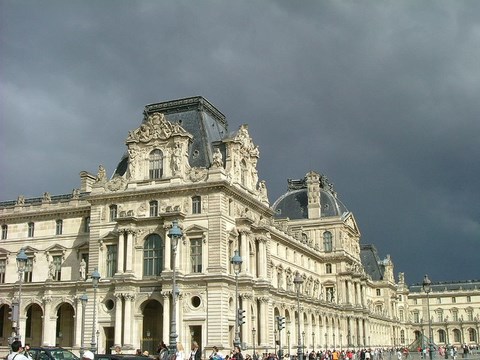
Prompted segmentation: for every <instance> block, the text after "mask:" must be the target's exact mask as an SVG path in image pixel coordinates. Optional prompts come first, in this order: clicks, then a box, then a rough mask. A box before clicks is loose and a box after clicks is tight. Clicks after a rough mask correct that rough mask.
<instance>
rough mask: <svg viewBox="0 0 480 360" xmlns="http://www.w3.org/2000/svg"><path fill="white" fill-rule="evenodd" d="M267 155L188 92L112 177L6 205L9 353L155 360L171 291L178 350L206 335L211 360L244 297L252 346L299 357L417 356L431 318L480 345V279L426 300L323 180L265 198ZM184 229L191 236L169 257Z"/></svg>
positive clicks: (153, 123)
mask: <svg viewBox="0 0 480 360" xmlns="http://www.w3.org/2000/svg"><path fill="white" fill-rule="evenodd" d="M258 159H259V148H258V146H257V145H255V144H254V142H253V141H252V138H251V137H250V134H249V132H248V127H247V125H242V126H240V127H239V129H237V130H236V131H233V132H229V131H228V126H227V121H226V119H225V116H224V115H223V114H222V113H221V112H220V111H219V110H217V109H216V108H215V107H214V106H213V105H212V104H210V103H209V102H208V101H207V100H206V99H204V98H202V97H193V98H186V99H180V100H175V101H169V102H163V103H158V104H152V105H147V106H146V107H145V111H144V117H143V121H142V122H141V124H140V126H139V127H138V128H136V129H134V130H132V131H131V132H129V134H128V135H127V138H126V151H125V155H124V156H123V157H122V159H121V160H120V162H119V164H118V166H117V168H116V169H115V170H114V171H112V173H113V175H111V176H107V172H106V169H105V168H104V167H103V166H100V167H99V169H98V174H91V173H88V172H86V171H82V172H81V173H80V179H79V184H80V186H79V188H78V189H75V190H73V191H72V193H71V194H62V195H53V194H52V195H50V193H44V194H43V196H41V197H38V198H25V197H24V196H18V198H17V199H16V200H12V201H2V202H0V224H1V226H2V234H1V241H0V342H1V345H2V349H3V350H6V349H7V345H8V341H9V338H10V337H11V336H12V331H15V330H18V332H19V335H20V336H21V339H22V340H23V341H24V342H27V343H30V344H31V345H32V346H33V345H37V346H38V345H59V346H62V347H66V348H71V349H73V350H74V351H76V352H78V351H79V350H80V348H81V347H82V345H83V346H85V347H90V346H91V344H92V343H93V344H94V345H95V346H96V347H98V351H99V352H100V353H104V352H110V350H111V349H112V348H113V347H114V346H115V345H120V346H121V347H122V348H123V351H124V352H133V351H134V350H135V349H136V348H141V349H142V350H145V349H146V350H149V351H151V352H152V351H154V350H155V349H156V347H157V344H158V343H160V342H161V341H165V343H167V344H168V342H169V335H170V320H171V314H172V311H171V310H172V299H173V298H172V294H175V296H176V299H177V302H176V303H177V306H176V312H175V313H176V323H177V333H178V341H180V342H182V343H183V344H184V346H186V347H187V348H189V343H190V342H191V340H192V339H195V340H197V341H198V342H199V343H200V344H201V346H202V348H204V349H205V350H204V351H205V353H204V354H206V355H207V357H208V354H209V351H211V348H212V347H213V346H214V345H216V346H218V347H219V348H228V349H230V348H231V346H232V342H233V340H234V338H235V335H236V334H235V330H236V326H235V324H236V316H237V311H236V310H237V309H236V306H237V305H236V304H237V300H238V307H239V308H241V309H243V310H245V313H244V314H245V323H244V324H242V325H240V326H239V334H240V340H241V343H242V346H243V348H246V349H248V350H247V352H251V351H252V350H251V349H253V347H255V348H256V349H257V351H258V352H265V351H269V352H270V351H274V349H275V347H276V344H279V345H278V346H281V347H282V348H283V350H284V353H285V354H286V353H296V351H297V350H296V347H297V346H298V342H299V340H300V342H301V343H302V344H303V346H305V348H306V349H312V348H315V349H322V348H325V347H328V348H343V349H345V348H360V347H377V346H382V347H392V346H395V347H398V346H408V345H410V344H412V343H413V342H414V341H415V340H416V339H417V340H418V339H421V338H422V334H424V335H425V336H426V335H427V331H428V323H429V320H431V326H432V332H433V336H434V341H435V343H437V344H439V345H444V344H447V343H451V344H456V345H460V344H461V343H467V344H473V343H477V342H478V333H479V318H480V307H479V304H480V289H479V282H478V281H477V282H462V283H448V284H447V283H445V284H441V283H434V284H432V291H431V292H430V293H429V294H428V297H427V295H426V294H425V293H424V292H423V291H422V288H421V285H412V286H408V285H407V283H406V282H405V278H404V275H403V274H402V273H400V274H398V275H397V278H396V277H395V276H394V267H393V262H392V259H391V258H390V257H389V256H388V257H387V258H385V259H380V258H379V257H378V255H377V252H376V249H375V247H373V246H372V245H364V244H361V242H360V231H359V228H358V226H357V222H356V220H355V217H354V215H353V214H352V213H351V212H350V211H349V210H348V209H347V208H346V207H345V206H344V205H343V203H342V202H341V201H340V200H339V197H338V196H337V193H336V192H335V190H334V188H333V186H332V184H331V183H330V182H329V181H328V179H327V178H326V177H325V176H324V175H321V174H320V173H318V172H314V171H311V172H309V173H307V174H306V175H305V176H304V177H303V178H301V179H299V180H289V181H288V191H287V192H286V193H285V194H284V195H283V196H281V197H280V198H279V199H277V200H276V201H275V202H274V203H273V204H271V203H270V202H269V199H268V196H267V187H266V183H265V181H264V180H261V179H260V178H259V176H258V172H257V161H258ZM174 220H177V221H178V226H179V227H180V229H181V232H182V234H183V235H182V237H181V239H180V241H179V243H178V250H177V252H176V261H175V262H173V261H172V260H173V259H172V252H171V239H170V238H169V236H168V233H169V230H170V229H171V227H172V222H173V221H174ZM21 249H23V252H24V254H25V255H26V264H25V268H24V270H23V271H22V272H19V271H18V269H17V261H16V258H17V256H18V254H19V253H20V252H21ZM234 251H239V254H240V256H241V258H242V261H243V262H242V265H241V270H240V272H235V271H234V268H233V265H232V264H231V258H232V256H233V255H234ZM173 263H175V264H176V266H175V269H176V271H175V272H176V284H177V285H176V290H177V291H173V287H172V280H173V269H172V264H173ZM94 270H97V271H98V273H99V274H100V281H99V283H98V286H97V287H96V288H95V287H94V286H93V283H92V277H91V275H92V273H93V272H94ZM20 274H21V278H22V281H21V282H19V277H20ZM298 279H301V284H300V282H299V280H298ZM237 281H238V288H237V286H236V284H237ZM236 290H238V298H237V299H236V296H235V294H236ZM85 295H86V297H85ZM86 298H87V299H88V301H86V302H85V299H86ZM82 299H84V300H83V301H82ZM427 299H428V301H429V303H428V305H429V308H430V313H429V314H428V313H427ZM15 304H19V314H18V323H17V322H12V320H11V319H10V318H11V312H12V309H13V308H14V307H15V306H14V305H15ZM277 316H281V317H284V318H285V329H283V330H281V331H278V330H277V324H276V317H277ZM14 319H16V318H15V316H14ZM298 329H300V333H299V331H298Z"/></svg>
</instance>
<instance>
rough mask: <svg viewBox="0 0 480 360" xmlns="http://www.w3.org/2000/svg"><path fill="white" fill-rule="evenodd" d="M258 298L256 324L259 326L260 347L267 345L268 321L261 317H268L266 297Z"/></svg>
mask: <svg viewBox="0 0 480 360" xmlns="http://www.w3.org/2000/svg"><path fill="white" fill-rule="evenodd" d="M259 300H260V302H259V303H260V312H259V320H260V321H259V323H258V326H259V327H260V329H259V330H260V345H259V346H260V347H262V346H265V345H269V341H268V336H269V334H268V326H267V324H268V321H265V320H263V319H268V297H262V298H259Z"/></svg>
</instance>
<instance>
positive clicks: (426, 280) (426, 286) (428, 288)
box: [422, 275, 433, 360]
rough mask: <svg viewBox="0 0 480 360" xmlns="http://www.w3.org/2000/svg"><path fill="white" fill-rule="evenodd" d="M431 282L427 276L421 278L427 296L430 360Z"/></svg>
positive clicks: (431, 348) (431, 354)
mask: <svg viewBox="0 0 480 360" xmlns="http://www.w3.org/2000/svg"><path fill="white" fill-rule="evenodd" d="M431 284H432V282H431V281H430V279H429V278H428V275H425V276H424V277H423V283H422V287H423V291H424V292H425V294H427V313H428V354H429V357H430V360H431V359H432V358H433V344H432V342H433V339H432V319H431V318H430V291H431V290H432V289H431Z"/></svg>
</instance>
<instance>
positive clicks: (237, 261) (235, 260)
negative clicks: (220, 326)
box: [230, 250, 243, 348]
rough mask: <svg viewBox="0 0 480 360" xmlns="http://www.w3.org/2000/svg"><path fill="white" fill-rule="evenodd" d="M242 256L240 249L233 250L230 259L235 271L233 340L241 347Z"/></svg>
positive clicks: (234, 344) (235, 344)
mask: <svg viewBox="0 0 480 360" xmlns="http://www.w3.org/2000/svg"><path fill="white" fill-rule="evenodd" d="M242 262H243V260H242V257H241V256H240V254H239V252H238V250H235V251H234V252H233V256H232V258H231V260H230V263H231V264H232V265H233V271H234V272H235V314H236V315H235V340H234V341H233V346H238V348H240V324H239V322H240V317H239V316H238V315H239V310H240V308H239V307H238V274H240V269H241V267H242Z"/></svg>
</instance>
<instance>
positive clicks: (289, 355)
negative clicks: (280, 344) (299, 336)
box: [287, 330, 292, 359]
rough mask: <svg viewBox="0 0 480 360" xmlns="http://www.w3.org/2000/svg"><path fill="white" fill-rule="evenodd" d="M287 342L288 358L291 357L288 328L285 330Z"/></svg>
mask: <svg viewBox="0 0 480 360" xmlns="http://www.w3.org/2000/svg"><path fill="white" fill-rule="evenodd" d="M287 343H288V358H289V359H291V358H292V355H291V354H290V330H287Z"/></svg>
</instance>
